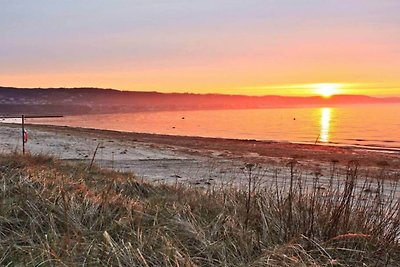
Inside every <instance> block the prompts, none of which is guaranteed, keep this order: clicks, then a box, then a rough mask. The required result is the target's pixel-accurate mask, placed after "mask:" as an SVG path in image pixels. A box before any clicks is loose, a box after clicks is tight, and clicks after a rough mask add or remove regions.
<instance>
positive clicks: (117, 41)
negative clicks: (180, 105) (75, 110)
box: [0, 0, 400, 96]
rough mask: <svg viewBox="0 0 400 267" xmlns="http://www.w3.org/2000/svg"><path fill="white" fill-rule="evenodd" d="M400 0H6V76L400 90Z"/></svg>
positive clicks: (67, 83)
mask: <svg viewBox="0 0 400 267" xmlns="http://www.w3.org/2000/svg"><path fill="white" fill-rule="evenodd" d="M399 10H400V1H398V0H379V1H378V0H363V1H361V0H358V1H356V0H346V1H337V0H334V1H331V0H325V1H322V0H320V1H316V0H290V1H289V0H260V1H258V0H246V1H235V0H229V1H228V0H200V1H197V0H190V1H183V0H181V1H177V0H172V1H167V0H163V1H161V0H152V1H148V0H146V1H134V0H113V1H109V0H85V1H77V0H74V1H72V0H69V1H67V0H58V1H54V0H35V1H28V0H25V1H23V0H18V1H16V0H0V85H2V86H16V87H82V86H88V87H102V88H115V89H121V90H134V91H138V90H141V91H160V92H191V93H225V94H247V95H299V96H306V95H314V94H321V91H323V90H324V88H325V89H326V86H328V87H329V86H330V87H332V85H335V86H334V87H335V93H340V94H366V95H374V96H393V95H396V96H400V15H399Z"/></svg>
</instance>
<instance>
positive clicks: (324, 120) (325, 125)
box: [320, 108, 331, 143]
mask: <svg viewBox="0 0 400 267" xmlns="http://www.w3.org/2000/svg"><path fill="white" fill-rule="evenodd" d="M330 125H331V108H322V109H321V130H320V141H321V142H323V143H328V142H329V129H330Z"/></svg>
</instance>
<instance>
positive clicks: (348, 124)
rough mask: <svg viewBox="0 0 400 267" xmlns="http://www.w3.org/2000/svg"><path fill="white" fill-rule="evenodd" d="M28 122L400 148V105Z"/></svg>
mask: <svg viewBox="0 0 400 267" xmlns="http://www.w3.org/2000/svg"><path fill="white" fill-rule="evenodd" d="M27 123H39V124H54V125H65V126H73V127H85V128H96V129H107V130H117V131H124V132H142V133H157V134H170V135H182V136H203V137H222V138H234V139H256V140H273V141H284V142H296V143H312V144H314V143H317V144H322V145H323V144H331V145H344V146H346V145H351V146H360V147H368V148H390V149H393V150H400V105H385V106H382V105H360V106H351V107H350V106H346V107H331V108H281V109H245V110H200V111H157V112H136V113H125V114H103V115H85V116H66V117H63V118H52V119H28V120H27Z"/></svg>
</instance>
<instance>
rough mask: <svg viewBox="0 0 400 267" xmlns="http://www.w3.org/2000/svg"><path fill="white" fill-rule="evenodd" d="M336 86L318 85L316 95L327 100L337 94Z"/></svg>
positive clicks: (337, 86)
mask: <svg viewBox="0 0 400 267" xmlns="http://www.w3.org/2000/svg"><path fill="white" fill-rule="evenodd" d="M338 88H339V85H338V84H330V83H326V84H319V85H318V87H317V91H318V94H320V95H321V96H322V97H325V98H329V97H331V96H333V95H335V94H337V93H338Z"/></svg>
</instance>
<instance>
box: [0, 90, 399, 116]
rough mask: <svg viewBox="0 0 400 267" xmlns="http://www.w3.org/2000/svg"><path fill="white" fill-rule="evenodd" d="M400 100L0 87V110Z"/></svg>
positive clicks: (48, 111) (43, 111) (127, 109)
mask: <svg viewBox="0 0 400 267" xmlns="http://www.w3.org/2000/svg"><path fill="white" fill-rule="evenodd" d="M384 103H400V98H396V97H391V98H376V97H370V96H362V95H337V96H333V97H331V98H328V99H326V98H322V97H319V96H313V97H287V96H243V95H222V94H191V93H183V94H179V93H158V92H137V91H119V90H114V89H101V88H46V89H43V88H14V87H0V114H3V115H7V114H9V115H10V114H21V113H24V114H65V115H67V114H92V113H117V112H134V111H154V110H189V109H190V110H199V109H246V108H277V107H311V106H335V105H348V104H384Z"/></svg>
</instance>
